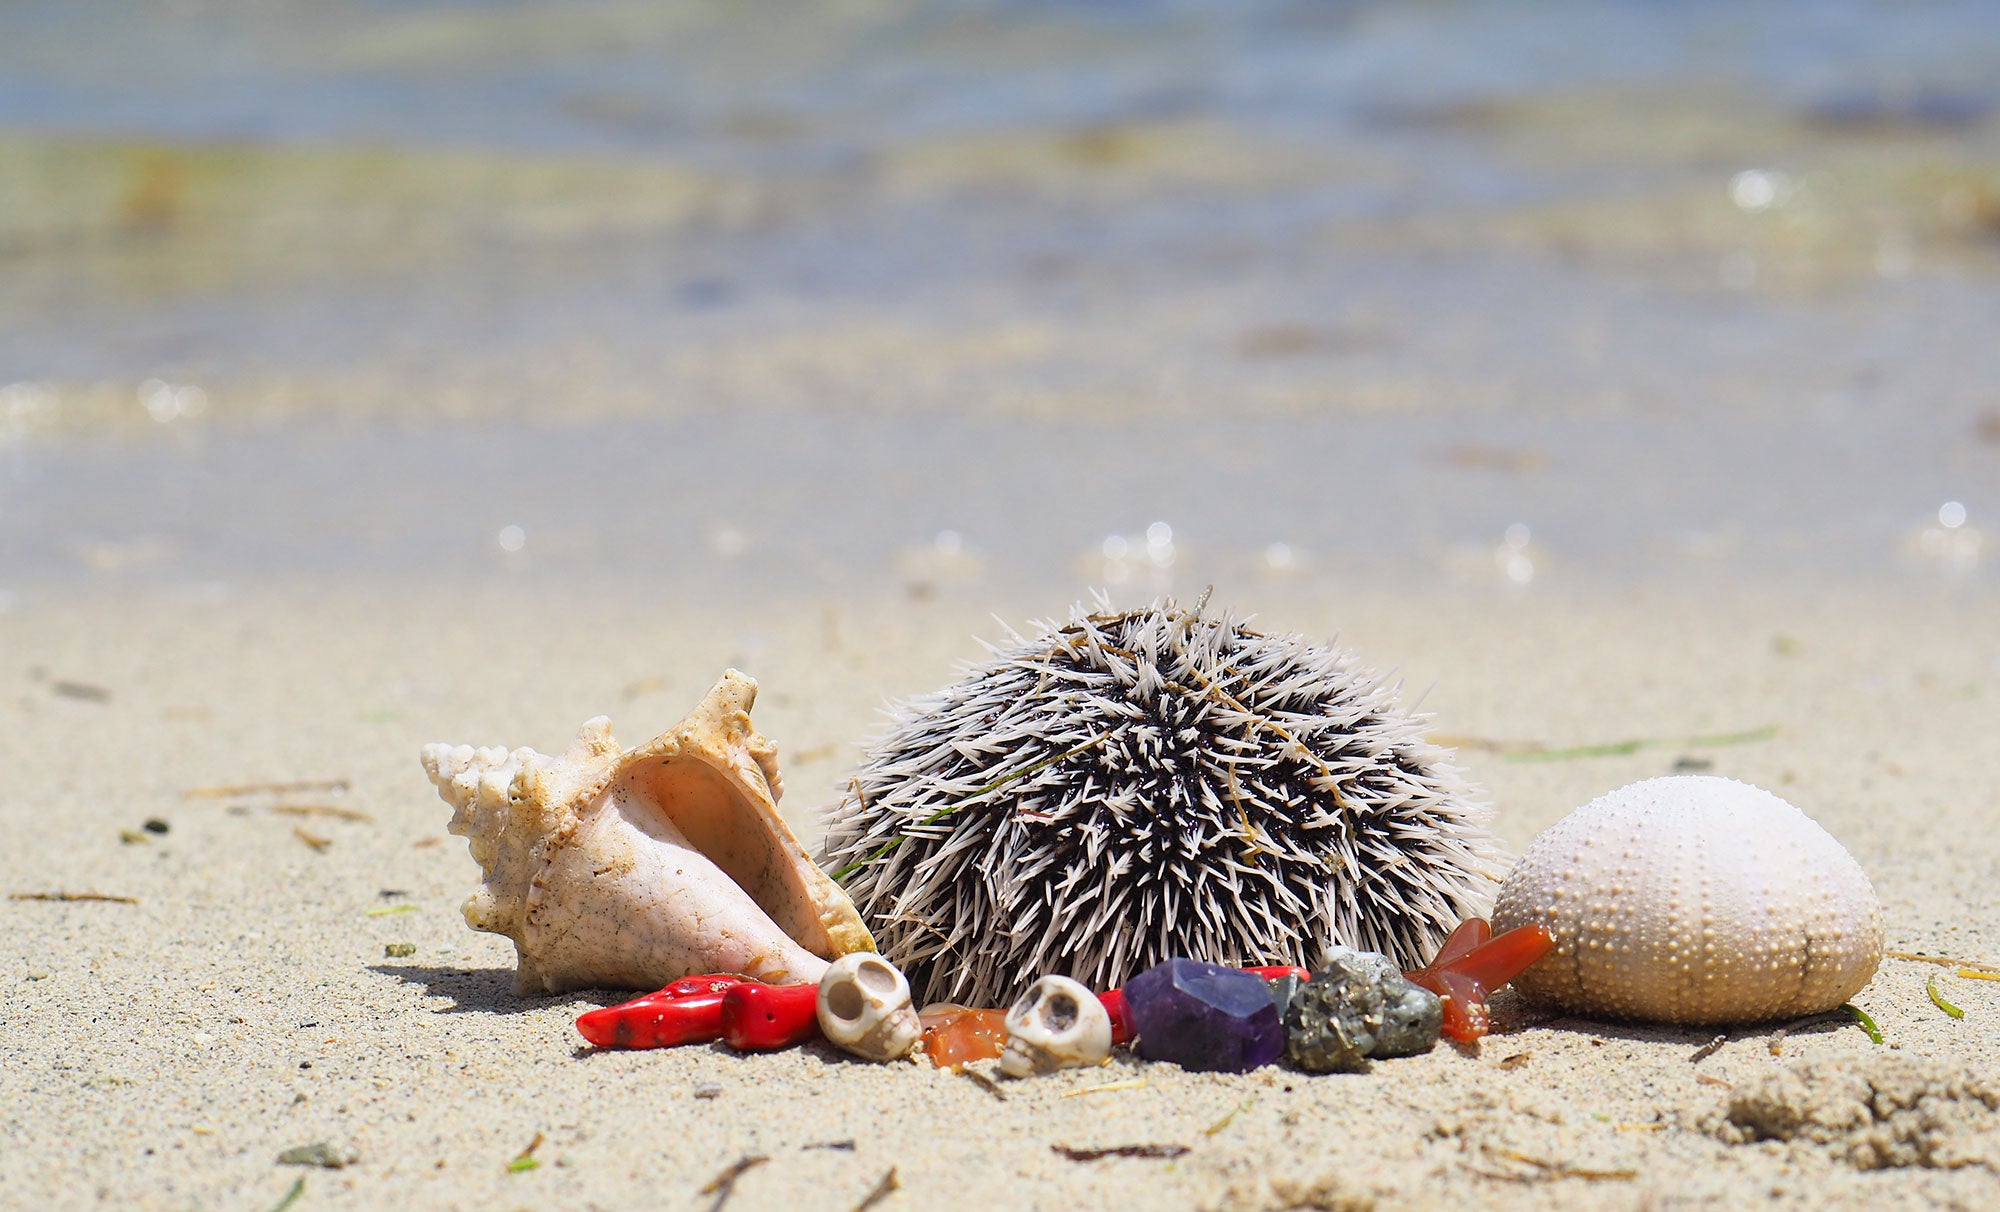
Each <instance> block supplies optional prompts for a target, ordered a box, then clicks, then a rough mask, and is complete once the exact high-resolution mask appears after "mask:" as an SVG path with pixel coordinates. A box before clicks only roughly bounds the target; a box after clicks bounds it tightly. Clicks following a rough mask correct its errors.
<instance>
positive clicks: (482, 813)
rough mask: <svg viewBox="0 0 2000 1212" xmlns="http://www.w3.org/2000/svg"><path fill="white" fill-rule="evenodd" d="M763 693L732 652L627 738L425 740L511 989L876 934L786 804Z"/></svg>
mask: <svg viewBox="0 0 2000 1212" xmlns="http://www.w3.org/2000/svg"><path fill="white" fill-rule="evenodd" d="M756 697H757V683H756V682H755V681H753V680H751V679H750V678H748V677H746V676H745V675H743V674H741V673H738V672H737V671H736V670H734V669H731V670H729V671H727V672H726V673H724V674H723V676H722V679H721V680H720V681H718V682H717V683H716V684H715V686H714V687H713V688H712V689H710V690H709V692H708V694H707V695H706V696H705V697H704V698H703V699H702V701H701V703H700V705H699V706H697V707H696V708H695V709H694V710H693V711H692V712H690V713H689V714H688V715H687V717H686V718H685V719H683V720H681V722H680V723H678V724H676V725H675V726H674V727H672V728H670V729H668V730H667V731H666V732H664V733H662V734H660V735H659V736H657V737H655V738H653V739H652V740H650V741H648V742H646V743H645V744H643V745H640V746H638V747H637V748H635V749H624V748H622V747H621V746H620V745H619V744H618V742H617V741H616V740H614V739H613V738H612V736H611V722H610V720H608V719H606V718H605V717H603V716H598V717H597V718H595V719H592V720H590V721H588V722H586V723H585V724H584V726H583V728H582V730H581V731H579V732H578V733H577V737H576V740H575V741H574V742H572V743H571V745H570V747H569V749H568V750H566V751H565V752H563V753H562V754H561V755H559V756H556V757H548V756H544V755H543V754H540V753H537V752H535V751H534V750H532V749H516V750H513V751H512V752H509V751H508V750H505V749H475V748H473V747H472V746H470V745H456V746H454V745H443V744H436V745H426V746H425V747H424V750H423V762H424V769H425V771H426V772H427V773H428V774H429V775H430V778H431V781H432V782H433V783H435V784H436V785H437V789H438V794H439V795H440V796H441V797H443V799H444V800H445V802H447V803H449V804H450V805H451V806H452V818H451V824H450V826H449V828H450V830H451V832H452V833H455V834H459V835H461V836H464V837H465V838H466V839H468V841H469V842H470V843H471V850H472V857H473V860H474V861H475V862H477V863H478V864H479V867H480V871H481V873H482V876H483V879H482V882H481V885H480V888H479V891H478V892H476V893H474V894H473V895H472V896H471V898H470V899H468V900H467V901H466V903H465V920H466V924H468V925H470V926H471V927H472V928H473V929H475V930H485V931H490V932H492V933H495V934H504V935H506V936H507V937H509V938H511V939H513V940H514V949H515V953H516V955H517V957H518V961H519V963H518V970H517V972H516V976H515V985H516V989H517V991H519V992H522V993H539V992H550V993H558V992H563V991H565V990H569V989H583V988H614V989H616V988H630V989H657V988H660V987H661V986H663V985H666V984H668V983H670V982H672V981H674V980H677V979H679V978H680V977H683V976H687V975H690V974H693V973H699V972H740V973H743V974H745V975H748V976H754V977H756V978H758V979H760V980H766V981H771V982H774V983H783V982H786V981H816V980H818V979H819V975H820V973H821V972H823V971H824V970H825V968H826V962H827V961H828V960H830V959H832V958H834V957H836V956H839V955H843V954H846V953H847V952H850V951H872V950H874V943H873V940H872V939H871V938H870V937H869V935H868V931H867V929H866V928H865V927H864V926H863V925H862V924H861V919H860V917H859V916H858V915H857V914H856V913H855V911H854V906H853V904H852V903H851V902H850V901H849V900H848V899H847V897H846V895H845V894H843V893H842V892H841V890H840V889H839V887H838V886H836V885H835V884H834V883H833V881H831V880H830V879H828V878H827V877H826V874H825V873H824V872H822V871H821V870H820V869H819V868H817V867H815V866H814V865H813V863H812V860H811V859H810V858H809V857H808V856H807V854H806V852H805V848H804V847H803V846H801V845H800V844H799V841H798V839H797V838H796V837H794V836H793V835H792V831H791V829H790V828H789V827H788V826H787V825H786V824H785V822H784V819H783V818H782V817H780V816H779V815H778V808H777V798H778V796H779V795H781V794H782V793H783V782H782V780H781V779H780V778H779V775H778V760H777V749H776V748H775V747H774V746H773V745H772V744H771V742H770V741H768V740H766V739H765V738H764V737H763V736H762V735H761V734H760V733H758V732H757V730H756V729H755V727H753V726H752V725H751V723H750V707H751V705H752V704H753V703H754V702H755V701H756Z"/></svg>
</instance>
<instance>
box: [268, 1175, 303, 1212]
mask: <svg viewBox="0 0 2000 1212" xmlns="http://www.w3.org/2000/svg"><path fill="white" fill-rule="evenodd" d="M305 1193H306V1180H305V1179H303V1178H295V1179H293V1180H292V1189H291V1190H289V1191H287V1192H285V1197H284V1198H283V1199H281V1200H279V1201H278V1202H277V1203H275V1204H272V1205H271V1212H285V1209H286V1208H289V1207H291V1206H292V1205H293V1204H295V1203H297V1202H299V1196H301V1195H304V1194H305Z"/></svg>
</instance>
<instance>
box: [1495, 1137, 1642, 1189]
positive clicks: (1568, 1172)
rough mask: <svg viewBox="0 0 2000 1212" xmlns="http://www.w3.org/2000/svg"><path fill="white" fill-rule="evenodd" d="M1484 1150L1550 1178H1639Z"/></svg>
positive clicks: (1517, 1152) (1512, 1152) (1629, 1173)
mask: <svg viewBox="0 0 2000 1212" xmlns="http://www.w3.org/2000/svg"><path fill="white" fill-rule="evenodd" d="M1484 1148H1485V1150H1486V1152H1488V1153H1490V1154H1492V1155H1493V1156H1494V1157H1503V1158H1506V1159H1507V1160H1508V1161H1513V1162H1520V1163H1521V1164H1522V1165H1524V1166H1533V1167H1534V1168H1535V1169H1537V1170H1539V1171H1541V1172H1542V1173H1543V1174H1545V1175H1547V1176H1548V1177H1550V1178H1581V1179H1586V1180H1588V1181H1591V1182H1618V1181H1629V1180H1631V1179H1634V1178H1637V1177H1639V1172H1638V1171H1637V1170H1593V1169H1590V1168H1589V1167H1586V1166H1572V1165H1570V1164H1569V1163H1568V1162H1552V1161H1548V1160H1546V1159H1544V1158H1540V1157H1534V1156H1532V1155H1530V1154H1527V1153H1523V1152H1521V1151H1520V1150H1518V1149H1500V1148H1496V1147H1494V1146H1492V1145H1486V1146H1484Z"/></svg>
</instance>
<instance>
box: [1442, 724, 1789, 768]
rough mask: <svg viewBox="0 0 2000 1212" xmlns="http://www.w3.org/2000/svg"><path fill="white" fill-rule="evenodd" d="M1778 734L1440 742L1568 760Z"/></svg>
mask: <svg viewBox="0 0 2000 1212" xmlns="http://www.w3.org/2000/svg"><path fill="white" fill-rule="evenodd" d="M1777 735H1778V726H1777V725H1776V724H1767V725H1765V726H1764V727H1762V728H1751V729H1747V730H1745V731H1742V732H1710V733H1701V734H1696V735H1693V736H1639V737H1629V738H1627V739H1625V740H1622V741H1604V742H1600V743H1597V744H1590V745H1566V746H1562V747H1560V748H1550V747H1549V746H1547V745H1544V744H1543V743H1542V742H1540V741H1496V740H1491V739H1488V738H1486V737H1476V736H1448V735H1447V736H1436V737H1433V738H1432V740H1434V741H1435V742H1436V743H1438V744H1440V745H1445V746H1449V747H1452V748H1457V749H1480V750H1484V751H1486V752H1488V753H1497V754H1499V755H1500V758H1501V760H1503V761H1508V762H1567V761H1573V760H1574V759H1576V758H1593V757H1623V756H1624V755H1626V754H1630V753H1638V752H1639V751H1641V750H1644V749H1714V748H1719V747H1722V746H1725V745H1749V744H1754V743H1755V742H1757V741H1768V740H1770V739H1772V738H1773V737H1775V736H1777Z"/></svg>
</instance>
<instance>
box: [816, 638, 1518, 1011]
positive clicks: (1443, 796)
mask: <svg viewBox="0 0 2000 1212" xmlns="http://www.w3.org/2000/svg"><path fill="white" fill-rule="evenodd" d="M1099 606H1100V609H1099V611H1098V612H1096V613H1084V612H1083V611H1082V610H1081V609H1079V610H1077V611H1075V612H1073V613H1072V615H1071V617H1070V619H1069V621H1068V622H1067V623H1066V624H1063V625H1060V626H1058V625H1054V624H1049V625H1046V626H1045V627H1044V629H1043V632H1042V634H1040V635H1037V636H1036V637H1035V638H1033V639H1023V638H1022V637H1020V636H1019V635H1018V634H1014V635H1010V636H1009V642H1008V643H1007V644H1006V645H1004V646H999V647H993V648H992V649H991V653H992V655H991V658H990V659H989V660H987V661H985V662H983V663H980V664H977V665H974V666H972V667H971V668H969V669H968V670H967V675H966V676H965V677H964V678H963V679H962V680H961V681H959V682H958V683H956V684H955V685H952V686H949V687H947V688H945V689H944V690H942V691H939V692H937V693H935V694H931V695H926V696H923V697H920V698H917V699H915V700H912V701H910V702H907V703H905V704H902V705H901V707H900V708H899V710H898V712H897V716H896V719H895V720H894V722H893V723H892V725H891V726H890V729H889V731H888V733H887V734H886V735H885V736H883V737H882V738H881V739H879V740H878V741H876V742H875V743H874V744H873V745H872V746H870V748H869V749H868V751H867V753H866V754H865V760H864V763H863V765H862V767H861V769H860V770H859V771H858V772H857V773H856V774H855V775H854V777H853V778H852V779H851V780H850V781H849V783H848V786H847V790H846V793H845V795H844V796H843V798H842V799H841V801H840V803H839V804H838V805H836V806H835V807H834V809H833V810H832V812H831V813H830V817H829V821H828V826H827V832H826V835H825V838H824V840H823V841H822V843H821V852H820V855H819V860H820V862H821V864H822V865H823V866H825V867H826V868H827V870H829V871H832V872H833V873H834V875H835V878H836V879H838V880H840V881H841V882H842V883H843V884H844V885H845V886H846V890H847V892H848V893H849V895H850V896H852V897H853V899H854V901H855V904H856V906H857V907H858V908H859V909H860V910H861V912H862V914H863V916H864V917H865V918H866V919H867V920H868V921H869V922H870V924H871V925H872V926H874V928H875V937H876V939H877V941H878V944H879V946H880V949H881V952H882V954H883V955H885V956H887V957H888V958H889V959H890V960H891V961H893V962H894V963H896V964H897V965H899V966H901V967H902V969H903V970H904V972H905V973H906V974H907V975H908V976H909V979H910V983H911V985H912V987H913V988H914V989H915V990H916V991H917V996H918V998H919V999H920V1000H937V999H948V1000H951V1001H956V1002H962V1003H965V1004H969V1005H989V1006H990V1005H1005V1004H1007V1000H1008V998H1009V997H1010V996H1011V995H1012V994H1013V993H1015V992H1016V991H1017V990H1018V989H1020V988H1021V987H1023V986H1025V985H1027V984H1028V982H1030V981H1032V980H1034V979H1035V978H1036V977H1038V976H1042V975H1045V974H1049V973H1054V974H1059V975H1065V976H1070V977H1074V978H1076V979H1078V980H1081V981H1083V982H1084V983H1086V984H1088V985H1091V986H1093V987H1095V988H1099V989H1102V988H1109V987H1111V986H1114V985H1119V984H1122V983H1123V982H1124V981H1125V979H1126V978H1127V977H1130V976H1133V975H1135V974H1137V973H1139V972H1141V971H1144V970H1145V969H1146V968H1148V967H1151V966H1152V965H1153V964H1155V963H1158V962H1159V961H1161V960H1164V959H1167V958H1170V957H1172V956H1187V957H1189V958H1193V959H1200V960H1206V961H1209V962H1211V963H1222V964H1231V965H1242V964H1250V963H1263V964H1271V963H1285V964H1301V965H1305V966H1307V967H1314V968H1317V967H1319V966H1320V965H1321V964H1322V963H1324V962H1325V961H1326V960H1327V958H1328V957H1329V955H1330V952H1331V948H1333V947H1335V946H1336V945H1344V946H1349V947H1355V948H1359V949H1363V950H1369V951H1380V952H1384V953H1386V954H1388V955H1390V956H1393V957H1395V959H1396V961H1397V962H1398V964H1400V965H1402V966H1404V967H1415V966H1417V965H1419V964H1421V963H1422V962H1423V961H1424V959H1425V958H1426V957H1428V956H1429V955H1430V954H1431V953H1432V952H1433V951H1435V950H1436V949H1437V946H1438V945H1439V943H1440V942H1442V941H1443V939H1444V937H1445V935H1446V933H1447V932H1448V931H1449V930H1450V929H1451V928H1452V926H1454V925H1455V924H1457V923H1458V921H1459V920H1460V919H1462V918H1464V917H1467V916H1471V915H1473V914H1477V913H1480V912H1482V911H1483V910H1484V908H1485V904H1486V902H1487V901H1488V900H1490V898H1491V893H1492V888H1493V884H1494V871H1493V867H1494V864H1495V854H1494V851H1493V849H1492V844H1491V841H1490V839H1489V837H1488V835H1487V833H1486V831H1485V829H1484V828H1483V821H1484V818H1485V816H1486V812H1487V810H1486V808H1485V806H1484V805H1483V804H1481V803H1479V802H1478V800H1477V798H1476V796H1475V794H1474V792H1473V790H1472V788H1471V787H1470V786H1469V785H1468V784H1467V783H1466V782H1465V780H1464V778H1463V777H1462V776H1461V775H1460V773H1459V771H1458V770H1457V768H1455V767H1454V766H1452V765H1451V764H1450V761H1449V755H1448V754H1447V753H1446V752H1445V751H1444V750H1441V749H1439V748H1437V747H1436V746H1433V745H1431V744H1429V743H1428V742H1426V741H1425V740H1423V738H1422V737H1421V736H1420V735H1419V732H1418V723H1419V720H1418V717H1414V716H1412V715H1410V714H1409V713H1407V712H1405V711H1403V710H1402V709H1401V708H1400V707H1399V706H1398V705H1397V704H1396V702H1395V700H1394V696H1393V694H1392V691H1391V688H1390V687H1388V686H1386V685H1385V684H1384V683H1383V682H1382V680H1381V679H1380V678H1379V677H1378V676H1377V675H1376V674H1374V673H1373V672H1371V671H1369V670H1366V669H1363V668H1360V667H1359V666H1358V665H1357V664H1356V662H1355V660H1354V658H1353V657H1352V656H1351V655H1349V654H1348V653H1346V652H1344V651H1341V650H1339V649H1334V648H1327V647H1323V646H1320V645H1316V644H1312V643H1308V642H1307V641H1305V640H1303V639H1301V638H1299V637H1296V636H1283V635H1266V634H1262V633H1259V632H1256V631H1252V630H1250V629H1248V628H1247V627H1244V626H1242V625H1241V624H1240V623H1238V622H1236V621H1235V620H1233V619H1231V618H1230V617H1228V616H1227V615H1224V616H1221V617H1211V616H1207V615H1205V614H1204V613H1203V611H1202V609H1201V607H1200V606H1197V608H1196V609H1195V610H1192V611H1190V610H1184V609H1180V608H1178V607H1176V606H1175V605H1174V604H1173V603H1172V602H1171V601H1166V602H1158V603H1155V604H1154V605H1153V606H1151V607H1149V608H1147V609H1144V610H1136V611H1131V612H1127V613H1109V612H1108V610H1106V609H1105V608H1104V604H1103V603H1101V602H1100V603H1099Z"/></svg>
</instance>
